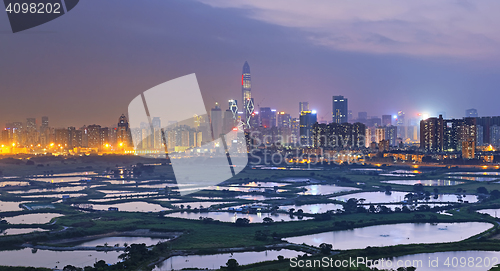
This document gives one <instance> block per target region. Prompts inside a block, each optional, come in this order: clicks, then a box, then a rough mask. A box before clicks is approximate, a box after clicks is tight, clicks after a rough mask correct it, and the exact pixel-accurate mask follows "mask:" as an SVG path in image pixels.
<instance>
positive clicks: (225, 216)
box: [165, 212, 312, 223]
mask: <svg viewBox="0 0 500 271" xmlns="http://www.w3.org/2000/svg"><path fill="white" fill-rule="evenodd" d="M165 216H166V217H177V218H184V219H195V220H198V219H200V217H209V218H212V219H214V220H218V221H222V222H232V223H234V222H236V219H238V218H247V219H248V220H250V223H262V222H264V218H265V217H270V218H271V219H272V220H273V221H275V222H279V221H298V220H307V219H312V218H311V217H297V216H292V217H290V215H288V214H283V213H276V214H270V213H257V214H243V213H234V212H209V213H197V212H177V213H171V214H167V215H165Z"/></svg>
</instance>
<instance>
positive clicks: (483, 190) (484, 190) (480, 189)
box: [476, 186, 488, 194]
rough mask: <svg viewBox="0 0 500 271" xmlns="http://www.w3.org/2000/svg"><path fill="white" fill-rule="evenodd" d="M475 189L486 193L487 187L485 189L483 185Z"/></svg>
mask: <svg viewBox="0 0 500 271" xmlns="http://www.w3.org/2000/svg"><path fill="white" fill-rule="evenodd" d="M476 191H477V193H478V194H488V189H486V187H484V186H481V187H478V188H477V189H476Z"/></svg>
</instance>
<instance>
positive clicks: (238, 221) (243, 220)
mask: <svg viewBox="0 0 500 271" xmlns="http://www.w3.org/2000/svg"><path fill="white" fill-rule="evenodd" d="M234 224H235V225H236V226H246V225H248V224H250V220H249V219H248V218H238V219H236V221H235V222H234Z"/></svg>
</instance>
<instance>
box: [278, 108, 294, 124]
mask: <svg viewBox="0 0 500 271" xmlns="http://www.w3.org/2000/svg"><path fill="white" fill-rule="evenodd" d="M291 127H292V118H291V117H290V114H287V113H285V112H279V113H278V128H291Z"/></svg>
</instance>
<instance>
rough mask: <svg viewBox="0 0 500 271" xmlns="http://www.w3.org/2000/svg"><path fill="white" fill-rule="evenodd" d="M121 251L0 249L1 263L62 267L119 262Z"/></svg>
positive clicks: (7, 264)
mask: <svg viewBox="0 0 500 271" xmlns="http://www.w3.org/2000/svg"><path fill="white" fill-rule="evenodd" d="M122 253H123V252H121V251H108V252H98V251H51V250H41V249H39V250H37V251H36V253H33V252H32V250H31V249H30V248H25V249H21V250H8V251H0V263H2V265H6V266H33V267H46V268H58V269H62V268H63V267H65V266H66V265H69V264H70V265H73V266H77V267H85V266H93V265H94V263H95V262H96V260H97V261H99V260H104V261H106V263H110V264H114V263H116V262H118V256H119V255H120V254H122Z"/></svg>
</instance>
